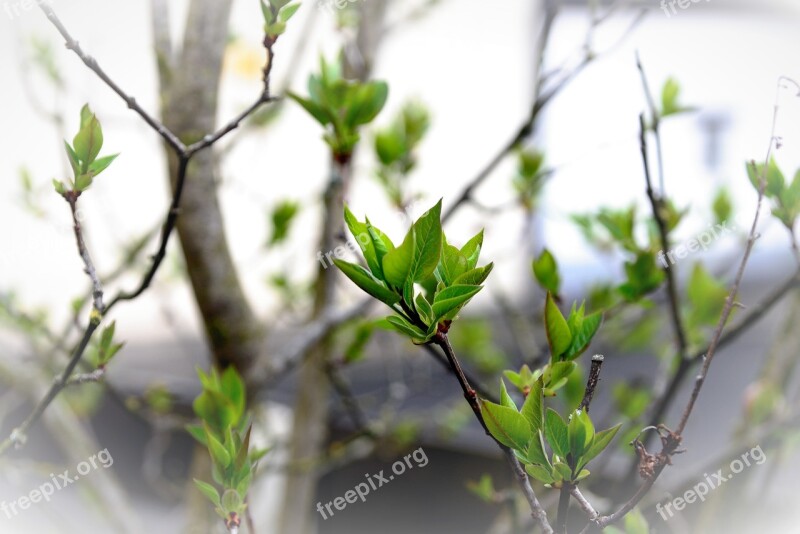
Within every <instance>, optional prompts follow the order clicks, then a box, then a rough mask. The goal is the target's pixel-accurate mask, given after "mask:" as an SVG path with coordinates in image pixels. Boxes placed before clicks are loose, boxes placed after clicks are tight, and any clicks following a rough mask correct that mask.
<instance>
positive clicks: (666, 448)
mask: <svg viewBox="0 0 800 534" xmlns="http://www.w3.org/2000/svg"><path fill="white" fill-rule="evenodd" d="M781 81H782V80H779V81H778V90H780V88H781ZM778 97H779V95H776V98H775V107H774V111H773V116H772V132H771V135H770V139H769V148H768V149H767V155H766V157H765V163H764V168H763V172H762V173H761V179H760V183H759V184H758V199H757V205H756V211H755V215H754V217H753V223H752V225H751V226H750V233H749V235H748V239H747V243H746V245H745V249H744V254H743V255H742V259H741V261H740V263H739V267H738V269H737V271H736V276H735V278H734V281H733V284H732V286H731V289H730V291H729V293H728V296H727V298H726V299H725V305H724V307H723V309H722V313H721V314H720V318H719V321H718V323H717V327H716V329H715V330H714V334H713V335H712V337H711V342H710V344H709V346H708V351H707V352H706V354H705V355H704V356H703V357H702V358H703V366H702V368H701V370H700V373H699V374H698V375H697V378H696V379H695V383H694V388H693V389H692V393H691V395H690V397H689V401H688V402H687V404H686V407H685V408H684V410H683V414H682V415H681V418H680V421H679V423H678V426H677V428H676V429H675V430H674V431H670V430H667V429H665V428H662V430H663V431H664V432H666V435H662V437H661V441H662V448H661V452H660V453H659V454H658V455H656V456H655V457H654V458H653V461H654V465H653V466H652V471H651V473H650V475H649V476H648V477H647V478H646V479H645V482H644V483H643V484H642V485H641V486H640V487H639V489H638V490H637V491H636V493H635V494H634V495H633V496H632V497H631V498H630V499H629V500H628V501H627V502H626V503H625V504H623V505H622V507H620V509H619V510H617V511H616V512H614V513H613V514H611V515H610V516H603V517H600V518H598V519H596V520H595V521H594V522H593V523H594V524H595V525H597V526H598V527H600V528H604V527H606V526H608V525H610V524H612V523H615V522H616V521H619V520H620V519H622V518H623V517H625V515H626V514H627V513H628V512H630V511H631V510H633V508H634V507H636V505H637V504H638V503H639V501H641V500H642V498H644V496H645V495H646V494H647V493H648V492H649V491H650V489H651V488H652V487H653V484H655V481H656V479H657V478H658V477H659V475H660V474H661V472H662V471H663V470H664V468H665V467H666V466H667V465H669V464H670V463H671V457H672V455H673V454H674V453H675V451H676V450H677V448H678V446H679V445H680V443H681V441H682V440H683V432H684V430H685V429H686V425H687V424H688V422H689V418H690V417H691V415H692V412H693V410H694V407H695V405H696V403H697V399H698V398H699V397H700V391H701V390H702V389H703V385H704V384H705V380H706V377H707V376H708V371H709V369H710V367H711V362H712V361H713V360H714V356H715V355H716V352H717V348H718V347H719V346H720V341H721V339H722V333H723V330H724V329H725V325H726V323H727V322H728V319H729V318H730V315H731V313H732V312H733V308H734V306H735V305H736V295H737V294H738V293H739V288H740V286H741V284H742V280H743V278H744V271H745V268H746V267H747V263H748V261H749V259H750V254H751V253H752V251H753V246H754V245H755V242H756V240H757V239H758V237H759V234H758V231H757V230H758V223H759V221H760V218H761V207H762V204H763V200H764V190H765V189H766V186H767V179H766V173H767V169H768V168H769V162H770V159H771V157H772V149H773V147H774V146H776V145H777V143H778V141H779V139H778V138H777V137H776V136H775V130H776V126H777V118H778ZM750 165H751V166H752V168H753V169H754V171H755V162H751V163H750ZM591 526H592V524H591V523H590V524H589V525H587V527H586V529H584V531H588V529H589V528H590V527H591Z"/></svg>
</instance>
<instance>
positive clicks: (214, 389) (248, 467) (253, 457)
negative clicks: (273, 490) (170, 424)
mask: <svg viewBox="0 0 800 534" xmlns="http://www.w3.org/2000/svg"><path fill="white" fill-rule="evenodd" d="M197 374H198V376H199V377H200V382H201V383H202V385H203V391H202V393H201V394H200V395H199V396H198V397H197V398H196V399H195V401H194V404H193V407H194V412H195V414H196V415H197V417H199V418H200V421H201V423H200V424H194V425H189V426H187V430H188V431H189V433H190V434H191V435H192V436H193V437H194V438H195V439H196V440H197V441H198V442H200V443H201V444H202V445H203V446H205V447H207V448H208V453H209V455H210V456H211V463H212V468H211V477H212V479H213V481H214V482H215V483H216V484H217V486H219V488H221V489H218V487H217V486H214V485H212V484H209V483H208V482H203V481H202V480H197V479H195V481H194V482H195V484H196V485H197V488H198V489H199V490H200V491H201V492H202V493H203V495H205V496H206V497H207V498H208V500H210V501H211V502H212V503H213V504H214V507H215V508H214V509H215V511H216V512H217V514H218V515H219V516H220V517H221V518H222V519H223V520H224V521H225V526H226V527H227V528H228V530H229V531H232V532H233V531H234V529H238V527H239V525H240V524H241V520H242V517H243V516H244V513H245V509H246V508H247V494H248V492H249V491H250V484H251V483H252V481H253V477H254V475H255V471H256V466H257V463H258V460H260V459H261V458H262V457H263V456H264V455H265V454H266V453H267V450H266V449H261V450H252V451H251V450H250V433H251V429H252V427H251V425H250V423H249V420H248V418H247V416H246V395H245V386H244V382H243V381H242V378H241V377H240V376H239V373H237V372H236V369H234V368H233V367H228V368H227V369H226V370H225V371H224V372H223V373H222V374H220V373H218V372H217V371H216V370H215V369H212V370H211V373H209V374H206V373H204V372H203V371H202V370H200V369H198V371H197Z"/></svg>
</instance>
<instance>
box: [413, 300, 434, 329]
mask: <svg viewBox="0 0 800 534" xmlns="http://www.w3.org/2000/svg"><path fill="white" fill-rule="evenodd" d="M415 302H416V309H417V312H419V314H420V315H421V316H422V319H423V321H424V322H425V324H431V323H432V322H433V321H434V320H435V319H436V317H434V315H433V308H431V305H430V303H429V302H428V301H427V300H425V297H424V296H422V294H421V293H420V294H419V295H417V299H416V300H415Z"/></svg>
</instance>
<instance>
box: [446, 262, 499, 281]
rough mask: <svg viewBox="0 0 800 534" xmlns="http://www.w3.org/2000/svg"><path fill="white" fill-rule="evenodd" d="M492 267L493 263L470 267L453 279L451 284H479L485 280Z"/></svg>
mask: <svg viewBox="0 0 800 534" xmlns="http://www.w3.org/2000/svg"><path fill="white" fill-rule="evenodd" d="M493 268H494V263H490V264H488V265H486V266H484V267H477V268H475V269H471V270H469V271H467V272H465V273H464V274H462V275H461V276H459V277H458V278H456V279H455V280H453V285H467V286H479V285H481V284H482V283H484V282H485V281H486V279H487V278H488V277H489V273H491V272H492V269H493Z"/></svg>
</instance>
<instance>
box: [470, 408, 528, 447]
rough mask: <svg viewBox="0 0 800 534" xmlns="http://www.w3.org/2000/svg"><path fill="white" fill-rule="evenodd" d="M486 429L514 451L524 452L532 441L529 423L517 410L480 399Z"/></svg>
mask: <svg viewBox="0 0 800 534" xmlns="http://www.w3.org/2000/svg"><path fill="white" fill-rule="evenodd" d="M480 403H481V411H482V413H483V420H484V422H485V423H486V427H487V428H488V429H489V432H490V433H491V434H492V436H494V438H495V439H496V440H497V441H499V442H500V443H502V444H503V445H505V446H506V447H510V448H512V449H515V450H518V451H522V452H524V451H525V450H526V449H527V446H528V442H529V441H530V439H531V428H530V425H529V424H528V421H527V420H526V419H525V418H524V417H523V416H522V415H521V414H520V413H519V412H518V411H517V410H515V409H513V408H508V407H507V406H501V405H499V404H494V403H493V402H489V401H487V400H484V399H480Z"/></svg>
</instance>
